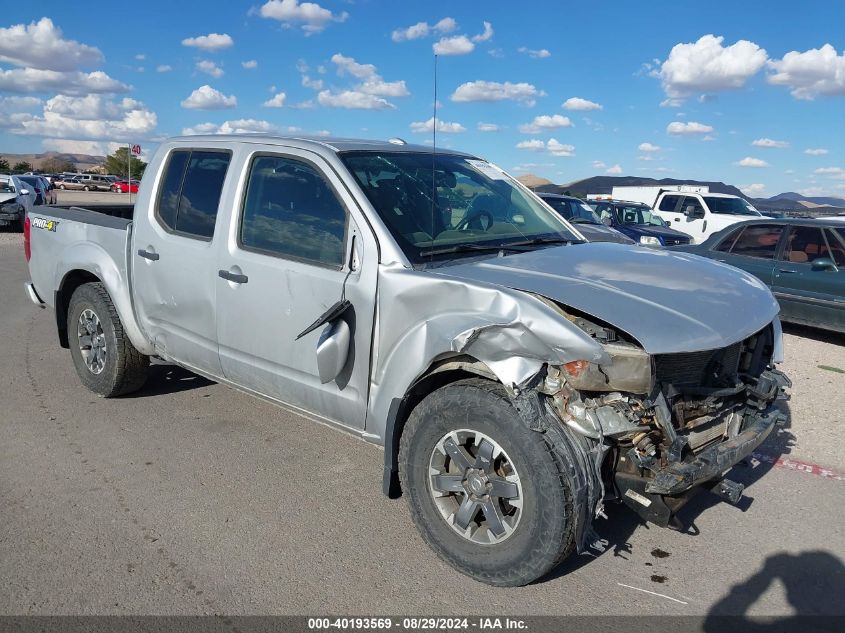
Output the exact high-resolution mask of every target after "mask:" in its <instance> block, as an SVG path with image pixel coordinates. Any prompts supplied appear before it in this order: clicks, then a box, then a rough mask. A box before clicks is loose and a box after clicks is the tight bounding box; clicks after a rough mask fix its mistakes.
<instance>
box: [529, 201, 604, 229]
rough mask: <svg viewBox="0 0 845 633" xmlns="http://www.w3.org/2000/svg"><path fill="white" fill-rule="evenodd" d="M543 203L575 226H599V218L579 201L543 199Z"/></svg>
mask: <svg viewBox="0 0 845 633" xmlns="http://www.w3.org/2000/svg"><path fill="white" fill-rule="evenodd" d="M543 202H545V203H546V204H547V205H549V206H550V207H551V208H552V209H554V210H555V211H557V212H558V213H560V214H561V215H562V216H563V217H564V218H566V219H567V220H569V221H570V222H573V223H575V224H601V220H599V216H597V215H596V214H595V212H594V211H593V210H592V209H591V208H590V207H589V206H587V205H586V204H585V203H583V202H581V201H580V200H572V199H571V198H543Z"/></svg>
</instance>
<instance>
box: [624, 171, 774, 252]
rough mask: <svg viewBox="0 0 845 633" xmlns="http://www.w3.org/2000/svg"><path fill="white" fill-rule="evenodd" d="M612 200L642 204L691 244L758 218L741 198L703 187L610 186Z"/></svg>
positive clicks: (750, 206) (753, 209)
mask: <svg viewBox="0 0 845 633" xmlns="http://www.w3.org/2000/svg"><path fill="white" fill-rule="evenodd" d="M613 198H614V200H627V201H630V202H644V203H645V204H647V205H648V206H650V207H651V208H652V210H653V211H654V214H655V215H658V216H660V217H661V218H663V219H664V220H665V221H666V222H668V223H669V224H670V226H671V227H672V228H673V229H676V230H678V231H683V232H684V233H686V234H688V235H689V236H690V237H692V242H693V244H700V243H701V242H703V241H704V240H706V239H707V238H708V237H710V236H711V235H712V234H713V233H718V232H719V231H721V230H722V229H724V228H725V227H727V226H730V225H731V224H735V223H737V222H743V221H745V220H753V219H755V218H759V217H761V215H762V214H761V213H760V212H759V211H757V209H755V208H754V207H753V206H752V205H751V204H750V203H749V202H748V201H747V200H745V199H744V198H740V197H738V196H732V195H729V194H726V193H712V192H711V191H710V188H709V187H707V186H690V185H669V186H663V187H614V188H613Z"/></svg>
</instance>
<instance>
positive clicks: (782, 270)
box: [778, 268, 798, 275]
mask: <svg viewBox="0 0 845 633" xmlns="http://www.w3.org/2000/svg"><path fill="white" fill-rule="evenodd" d="M778 272H779V273H789V274H792V275H794V274H795V273H797V272H798V271H797V270H790V269H789V268H779V269H778Z"/></svg>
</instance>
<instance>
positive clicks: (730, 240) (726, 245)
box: [715, 227, 744, 253]
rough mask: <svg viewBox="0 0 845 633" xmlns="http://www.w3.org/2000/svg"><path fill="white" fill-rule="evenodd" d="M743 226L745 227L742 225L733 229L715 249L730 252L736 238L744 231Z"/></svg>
mask: <svg viewBox="0 0 845 633" xmlns="http://www.w3.org/2000/svg"><path fill="white" fill-rule="evenodd" d="M743 228H744V227H740V228H738V229H735V230H734V231H731V232H730V233H729V234H728V236H727V237H726V238H725V239H723V240H722V241H721V242H719V245H718V246H717V247H716V248H715V250H717V251H720V252H722V253H730V252H731V247H732V246H733V245H734V242H736V238H738V237H739V234H740V233H742V230H743Z"/></svg>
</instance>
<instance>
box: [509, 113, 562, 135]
mask: <svg viewBox="0 0 845 633" xmlns="http://www.w3.org/2000/svg"><path fill="white" fill-rule="evenodd" d="M562 127H572V121H570V120H569V117H567V116H561V115H560V114H553V115H551V116H549V115H548V114H543V115H540V116H535V117H534V120H533V121H532V122H531V123H525V124H524V125H520V126H519V131H520V132H522V133H523V134H538V133H540V132H542V131H543V130H554V129H557V128H562Z"/></svg>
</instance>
